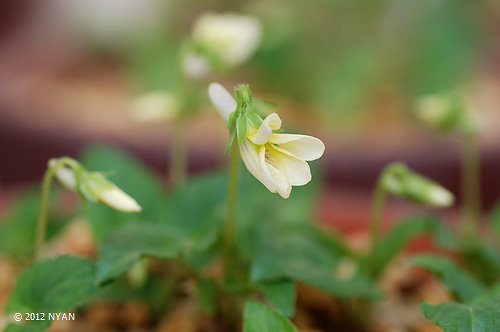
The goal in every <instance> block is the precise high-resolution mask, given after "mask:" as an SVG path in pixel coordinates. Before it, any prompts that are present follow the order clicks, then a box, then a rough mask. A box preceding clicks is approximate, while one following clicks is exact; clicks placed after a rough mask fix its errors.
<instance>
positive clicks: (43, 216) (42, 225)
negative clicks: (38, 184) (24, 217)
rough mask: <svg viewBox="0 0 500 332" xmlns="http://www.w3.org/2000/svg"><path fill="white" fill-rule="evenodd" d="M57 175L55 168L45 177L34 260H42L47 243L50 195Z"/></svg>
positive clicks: (48, 171)
mask: <svg viewBox="0 0 500 332" xmlns="http://www.w3.org/2000/svg"><path fill="white" fill-rule="evenodd" d="M54 174H55V168H53V167H50V168H49V169H48V170H47V171H46V172H45V175H44V177H43V182H42V192H41V195H40V211H39V213H38V224H37V230H36V235H35V252H34V254H33V260H37V259H38V258H40V255H41V251H42V247H43V243H44V241H45V233H46V229H47V214H48V211H47V209H48V201H49V194H50V184H51V183H52V179H53V177H54Z"/></svg>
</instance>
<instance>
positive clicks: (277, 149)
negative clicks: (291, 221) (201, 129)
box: [208, 83, 325, 198]
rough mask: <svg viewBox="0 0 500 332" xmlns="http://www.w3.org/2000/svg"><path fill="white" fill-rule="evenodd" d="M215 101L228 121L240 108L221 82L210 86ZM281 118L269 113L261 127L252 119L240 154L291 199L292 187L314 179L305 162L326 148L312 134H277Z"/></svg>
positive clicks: (253, 171) (251, 169) (269, 186)
mask: <svg viewBox="0 0 500 332" xmlns="http://www.w3.org/2000/svg"><path fill="white" fill-rule="evenodd" d="M208 95H209V97H210V100H211V101H212V104H213V105H214V106H215V108H216V109H217V110H218V111H219V113H220V114H221V116H222V117H223V118H224V119H225V120H226V121H227V120H228V119H229V116H230V114H231V113H232V112H234V111H235V110H236V108H237V104H236V101H235V100H234V98H233V97H232V96H231V94H230V93H229V92H228V91H227V90H226V89H225V88H224V87H223V86H222V85H220V84H218V83H212V84H210V86H209V87H208ZM280 128H281V119H280V117H279V116H278V114H276V113H272V114H269V115H268V116H267V117H266V118H265V119H264V120H262V124H261V126H260V127H259V128H256V127H255V126H254V125H253V124H252V123H251V122H250V121H249V122H248V131H247V137H246V139H245V140H244V141H243V142H242V143H241V144H240V153H241V158H242V159H243V162H244V163H245V166H246V167H247V169H248V171H249V172H250V173H251V174H252V175H253V176H255V178H257V180H259V181H260V182H261V183H262V184H263V185H264V186H265V187H266V188H267V189H268V190H269V191H271V192H273V193H276V192H277V193H278V194H280V195H281V197H283V198H288V197H289V196H290V192H291V190H292V186H302V185H305V184H307V183H308V182H309V181H311V171H310V169H309V165H308V164H307V162H306V161H312V160H316V159H318V158H320V157H321V156H322V155H323V152H324V150H325V145H324V144H323V142H322V141H321V140H320V139H318V138H316V137H312V136H306V135H296V134H278V133H274V132H273V130H278V129H280Z"/></svg>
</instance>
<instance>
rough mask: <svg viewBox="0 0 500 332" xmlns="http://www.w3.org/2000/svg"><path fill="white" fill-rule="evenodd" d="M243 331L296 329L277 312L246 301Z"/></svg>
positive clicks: (289, 331) (268, 331)
mask: <svg viewBox="0 0 500 332" xmlns="http://www.w3.org/2000/svg"><path fill="white" fill-rule="evenodd" d="M243 332H297V329H296V328H295V327H294V326H293V324H292V323H290V321H289V320H288V319H287V318H286V317H285V316H284V315H282V314H280V313H279V312H277V311H275V310H273V309H271V308H269V307H267V306H265V305H262V304H260V303H257V302H254V301H248V302H247V304H246V305H245V312H244V314H243Z"/></svg>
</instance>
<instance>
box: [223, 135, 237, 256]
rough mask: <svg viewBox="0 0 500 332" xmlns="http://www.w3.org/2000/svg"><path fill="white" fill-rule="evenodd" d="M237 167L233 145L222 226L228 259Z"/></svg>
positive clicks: (232, 241)
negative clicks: (225, 211)
mask: <svg viewBox="0 0 500 332" xmlns="http://www.w3.org/2000/svg"><path fill="white" fill-rule="evenodd" d="M238 165H239V151H238V144H237V143H236V142H234V143H233V145H232V147H231V152H230V159H229V187H228V198H227V216H226V224H225V225H224V250H225V253H226V258H227V257H230V256H231V255H232V252H233V246H234V237H235V228H236V227H235V224H236V216H235V214H236V191H237V187H238Z"/></svg>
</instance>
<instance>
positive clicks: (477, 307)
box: [422, 294, 500, 332]
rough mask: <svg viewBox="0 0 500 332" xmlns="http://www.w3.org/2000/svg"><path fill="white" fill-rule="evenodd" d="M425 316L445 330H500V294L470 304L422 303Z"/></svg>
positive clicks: (452, 331) (488, 331)
mask: <svg viewBox="0 0 500 332" xmlns="http://www.w3.org/2000/svg"><path fill="white" fill-rule="evenodd" d="M422 309H423V311H424V315H425V318H427V319H428V320H430V321H432V322H434V323H436V325H437V326H439V327H440V328H442V329H443V330H444V332H471V331H474V332H490V331H500V296H499V295H498V294H497V295H489V296H485V297H483V298H480V299H478V300H476V301H473V302H472V303H471V304H470V305H467V304H462V303H456V302H447V303H442V304H438V305H435V306H433V305H430V304H428V303H423V304H422Z"/></svg>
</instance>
